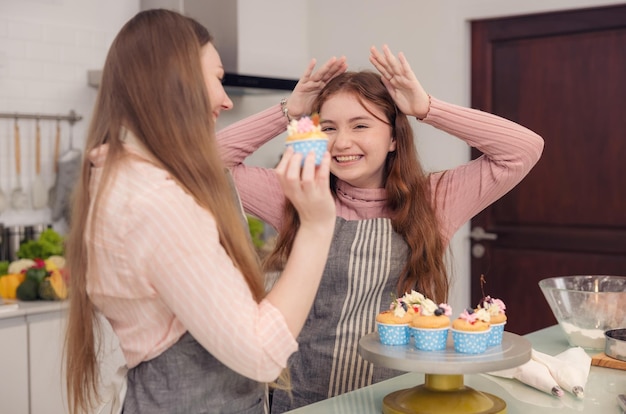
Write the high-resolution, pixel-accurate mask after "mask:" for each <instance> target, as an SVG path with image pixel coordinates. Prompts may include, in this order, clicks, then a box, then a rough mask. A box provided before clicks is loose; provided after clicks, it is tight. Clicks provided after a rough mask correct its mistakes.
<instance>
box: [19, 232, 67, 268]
mask: <svg viewBox="0 0 626 414" xmlns="http://www.w3.org/2000/svg"><path fill="white" fill-rule="evenodd" d="M63 242H64V240H63V237H62V236H61V235H60V234H59V233H57V232H56V231H55V230H54V229H46V230H44V231H43V232H42V233H41V235H40V236H39V239H38V240H29V241H27V242H24V243H22V244H21V245H20V248H19V249H18V251H17V257H18V258H20V259H33V260H34V259H38V258H39V259H47V258H48V257H50V256H63V254H64V252H65V247H64V244H63Z"/></svg>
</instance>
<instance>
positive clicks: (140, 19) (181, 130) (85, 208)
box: [65, 10, 264, 413]
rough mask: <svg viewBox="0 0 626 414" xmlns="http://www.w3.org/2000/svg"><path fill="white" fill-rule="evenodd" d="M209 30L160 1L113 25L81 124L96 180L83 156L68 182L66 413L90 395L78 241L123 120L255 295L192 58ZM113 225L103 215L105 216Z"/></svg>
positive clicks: (118, 154) (92, 360) (95, 352)
mask: <svg viewBox="0 0 626 414" xmlns="http://www.w3.org/2000/svg"><path fill="white" fill-rule="evenodd" d="M211 40H212V38H211V36H210V35H209V33H208V31H207V30H206V29H205V28H204V27H203V26H201V25H200V24H198V23H197V22H195V21H194V20H192V19H189V18H187V17H184V16H182V15H180V14H178V13H175V12H171V11H166V10H148V11H144V12H141V13H139V14H137V15H136V16H135V17H133V18H132V19H131V20H129V21H128V22H127V23H126V24H125V25H124V27H123V28H122V29H121V31H120V32H119V34H118V35H117V37H116V38H115V40H114V41H113V44H112V46H111V48H110V50H109V53H108V55H107V58H106V62H105V65H104V70H103V76H102V83H101V86H100V90H99V93H98V96H97V99H96V104H95V108H94V112H93V118H92V121H91V124H90V127H89V132H88V137H87V142H86V147H85V152H86V153H87V154H88V153H89V152H90V151H92V150H94V149H95V148H98V147H100V146H101V145H103V144H107V145H108V155H107V159H106V162H105V165H104V167H103V173H102V174H103V175H102V182H101V184H100V186H99V188H98V189H97V191H96V193H95V194H93V195H91V194H90V193H89V183H90V179H91V163H90V161H89V159H88V158H87V157H85V158H84V159H83V163H82V171H81V174H80V177H79V181H78V183H77V186H76V188H75V191H74V195H73V204H72V215H71V223H70V232H69V235H68V241H67V261H68V266H69V271H70V289H71V290H70V309H69V319H68V326H67V332H66V343H65V368H66V385H67V390H68V402H69V409H70V412H71V413H78V412H90V410H91V409H92V408H93V406H94V404H95V403H96V401H97V400H98V397H99V395H98V387H99V381H100V372H99V369H98V358H99V352H100V349H99V344H100V343H101V342H100V336H101V332H100V327H99V326H98V321H97V312H96V309H95V307H94V304H93V303H92V302H91V300H90V299H89V297H88V295H87V282H86V271H87V268H88V266H89V264H90V260H92V261H93V260H94V259H93V255H92V252H91V248H90V247H88V245H87V244H86V243H85V237H86V234H85V233H86V231H96V226H98V225H99V226H103V225H105V224H102V223H89V222H88V217H96V216H97V214H93V216H89V209H90V206H92V208H95V209H97V208H98V207H97V206H98V204H99V202H98V200H99V199H100V198H101V197H103V196H104V195H105V193H106V192H107V191H111V190H112V189H111V188H110V185H109V184H111V182H112V179H113V178H112V177H113V176H114V174H115V172H116V169H117V167H118V166H119V165H120V164H121V163H123V162H124V161H125V151H124V149H123V145H122V142H121V141H120V139H119V137H120V131H121V130H122V128H127V129H128V130H130V131H131V132H132V133H133V134H134V135H135V136H136V137H137V138H138V139H139V140H140V142H141V143H142V144H143V145H144V147H145V148H146V149H148V150H149V152H150V153H151V154H152V155H153V157H154V159H155V160H156V162H157V163H158V164H159V166H160V167H162V168H163V169H165V170H167V171H168V172H169V173H170V175H171V176H172V177H174V179H175V180H176V181H177V182H178V184H179V185H181V186H182V187H183V188H184V189H185V190H186V191H187V192H188V193H189V194H190V195H191V196H193V197H194V198H195V199H196V201H197V202H198V203H199V204H200V205H202V206H203V207H205V208H206V209H207V210H208V211H210V212H211V213H212V214H213V216H214V217H215V219H216V222H217V226H218V231H219V236H220V243H221V244H222V246H223V247H224V249H225V250H226V251H227V253H228V255H229V256H230V257H231V259H232V260H233V262H234V263H235V265H236V266H237V267H238V268H239V270H240V271H241V273H242V274H243V276H244V277H245V279H246V282H247V283H248V286H249V287H250V290H251V291H252V293H253V296H254V297H255V299H256V300H257V301H260V300H261V298H262V297H263V296H264V285H263V276H262V272H261V269H260V265H259V262H258V258H257V256H256V254H255V253H254V250H253V249H252V246H251V244H250V243H249V242H248V239H247V236H246V233H245V229H244V227H243V226H242V225H241V217H240V211H239V208H238V206H237V205H236V204H235V201H234V199H233V198H232V197H228V196H224V195H225V194H230V193H231V190H230V187H229V184H228V182H227V178H226V175H225V168H224V165H223V164H222V162H221V160H220V158H219V153H218V150H217V146H216V143H215V130H214V129H215V125H214V122H213V118H212V117H211V116H210V114H211V109H210V108H211V106H210V104H209V97H208V93H207V91H206V84H205V81H204V78H203V74H202V67H201V61H200V53H201V47H202V46H204V45H205V44H207V43H209V42H210V41H211ZM109 224H110V225H113V224H112V223H109Z"/></svg>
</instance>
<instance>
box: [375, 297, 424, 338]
mask: <svg viewBox="0 0 626 414" xmlns="http://www.w3.org/2000/svg"><path fill="white" fill-rule="evenodd" d="M413 316H415V310H414V308H413V307H412V306H409V305H408V304H407V303H406V302H405V301H404V300H403V298H398V299H394V301H393V302H391V305H390V307H389V309H388V310H385V311H383V312H380V313H379V314H378V315H376V329H377V330H378V337H379V338H380V342H381V343H382V344H383V345H406V344H408V343H409V340H410V339H411V337H410V332H409V323H410V322H411V320H412V319H413Z"/></svg>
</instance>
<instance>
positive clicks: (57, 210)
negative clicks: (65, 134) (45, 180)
mask: <svg viewBox="0 0 626 414" xmlns="http://www.w3.org/2000/svg"><path fill="white" fill-rule="evenodd" d="M73 129H74V126H73V125H72V126H71V127H70V147H69V149H68V150H67V151H66V152H65V153H63V154H62V155H61V156H59V162H58V166H59V172H58V173H57V177H56V180H55V184H54V188H55V195H54V197H53V198H54V202H53V203H52V205H51V206H50V208H51V210H52V214H51V217H52V220H54V221H57V220H60V219H61V218H65V220H66V221H67V222H68V223H69V221H70V197H71V195H72V190H73V189H74V183H75V182H76V179H77V178H78V173H79V171H80V162H81V158H82V157H81V151H80V150H78V149H76V148H74V142H73V139H74V137H73V135H74V134H73Z"/></svg>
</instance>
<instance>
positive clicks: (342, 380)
mask: <svg viewBox="0 0 626 414" xmlns="http://www.w3.org/2000/svg"><path fill="white" fill-rule="evenodd" d="M407 251H408V246H407V245H406V243H405V242H404V240H403V239H402V236H400V235H399V234H397V233H395V232H394V231H393V229H392V227H391V220H389V219H385V218H377V219H370V220H352V221H347V220H344V219H342V218H337V222H336V226H335V236H334V238H333V242H332V244H331V247H330V254H329V258H328V262H327V263H326V268H325V269H324V275H323V277H322V281H321V283H320V287H319V291H318V293H317V296H316V297H315V302H314V303H313V308H312V309H311V312H310V313H309V316H308V318H307V321H306V323H305V325H304V328H303V329H302V332H301V333H300V336H299V337H298V344H299V350H298V352H296V353H295V354H293V355H292V356H291V358H290V359H289V369H290V371H291V381H292V386H293V390H292V395H293V399H292V398H291V397H290V396H289V394H288V393H286V392H284V391H280V390H274V392H273V397H272V406H271V412H272V414H276V413H282V412H285V411H288V410H291V409H295V408H297V407H301V406H303V405H308V404H311V403H314V402H316V401H320V400H323V399H326V398H330V397H334V396H336V395H339V394H343V393H346V392H348V391H352V390H356V389H358V388H362V387H365V386H367V385H370V384H373V383H375V382H379V381H382V380H385V379H388V378H390V377H392V376H396V375H399V374H401V372H399V371H393V370H390V369H388V368H384V367H379V366H374V365H373V364H371V363H369V362H368V361H366V360H364V359H363V358H361V356H360V355H359V353H358V343H359V339H360V338H361V337H362V336H364V335H366V334H369V333H371V332H375V331H376V315H377V314H378V313H379V312H380V311H381V310H384V309H389V305H390V303H391V300H392V295H394V296H393V297H395V292H396V284H397V281H398V278H399V276H400V272H401V271H402V268H403V265H404V264H405V263H406V257H407Z"/></svg>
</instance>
